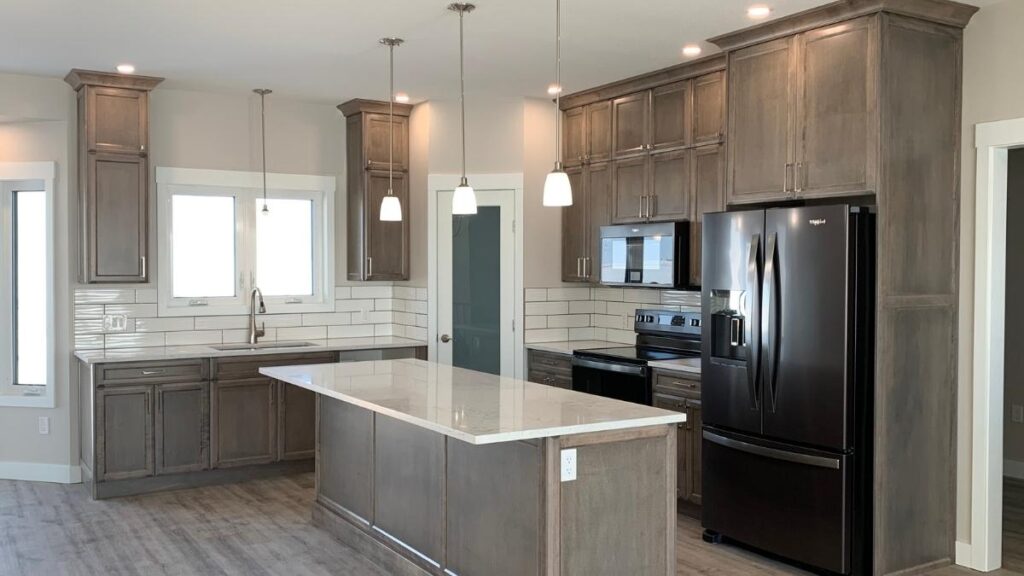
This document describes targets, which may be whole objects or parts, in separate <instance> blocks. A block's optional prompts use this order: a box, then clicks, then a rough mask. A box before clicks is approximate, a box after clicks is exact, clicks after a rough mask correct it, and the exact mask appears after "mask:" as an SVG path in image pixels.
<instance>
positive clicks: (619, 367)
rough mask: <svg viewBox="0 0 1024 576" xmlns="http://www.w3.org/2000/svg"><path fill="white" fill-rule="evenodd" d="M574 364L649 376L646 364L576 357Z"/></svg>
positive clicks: (581, 366) (573, 360) (617, 372)
mask: <svg viewBox="0 0 1024 576" xmlns="http://www.w3.org/2000/svg"><path fill="white" fill-rule="evenodd" d="M572 365H573V366H579V367H580V368H592V369H594V370H604V371H606V372H615V373H616V374H629V375H631V376H647V367H646V366H634V365H632V364H614V363H611V362H602V361H599V360H587V359H586V358H576V357H573V359H572Z"/></svg>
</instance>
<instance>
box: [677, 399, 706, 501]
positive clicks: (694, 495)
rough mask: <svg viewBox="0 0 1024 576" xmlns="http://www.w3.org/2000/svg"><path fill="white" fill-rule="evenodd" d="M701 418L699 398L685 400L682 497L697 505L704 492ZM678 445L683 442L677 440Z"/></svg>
mask: <svg viewBox="0 0 1024 576" xmlns="http://www.w3.org/2000/svg"><path fill="white" fill-rule="evenodd" d="M703 422H704V421H703V419H702V418H701V403H700V400H687V401H686V425H685V428H686V443H687V446H686V470H685V473H686V482H685V486H686V492H685V493H684V494H683V499H684V500H687V501H689V502H692V503H694V504H697V505H698V506H699V505H700V503H701V495H702V494H703V493H704V490H703V488H702V483H703V482H704V476H703V472H702V467H701V445H702V442H701V440H702V438H701V429H702V428H703ZM679 444H680V445H682V444H683V442H681V441H680V442H679Z"/></svg>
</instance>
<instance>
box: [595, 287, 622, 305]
mask: <svg viewBox="0 0 1024 576" xmlns="http://www.w3.org/2000/svg"><path fill="white" fill-rule="evenodd" d="M592 292H593V296H592V297H593V298H594V300H606V301H609V302H622V288H594V289H593V291H592Z"/></svg>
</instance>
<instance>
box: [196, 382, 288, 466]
mask: <svg viewBox="0 0 1024 576" xmlns="http://www.w3.org/2000/svg"><path fill="white" fill-rule="evenodd" d="M276 390H277V382H275V381H274V380H271V379H270V378H252V379H247V380H225V381H219V382H214V383H213V394H212V403H211V404H212V405H211V423H210V424H211V425H210V428H211V430H212V435H213V439H214V440H213V467H214V468H227V467H232V466H248V465H252V464H267V463H270V462H273V461H274V460H276V459H277V411H276V410H275V407H276V397H277V394H276Z"/></svg>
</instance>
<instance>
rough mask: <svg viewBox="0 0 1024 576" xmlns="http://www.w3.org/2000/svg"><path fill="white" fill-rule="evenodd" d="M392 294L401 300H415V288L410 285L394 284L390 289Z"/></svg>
mask: <svg viewBox="0 0 1024 576" xmlns="http://www.w3.org/2000/svg"><path fill="white" fill-rule="evenodd" d="M392 296H393V297H394V298H398V299H401V300H415V299H416V289H415V288H413V287H412V286H395V287H394V288H393V289H392Z"/></svg>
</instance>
